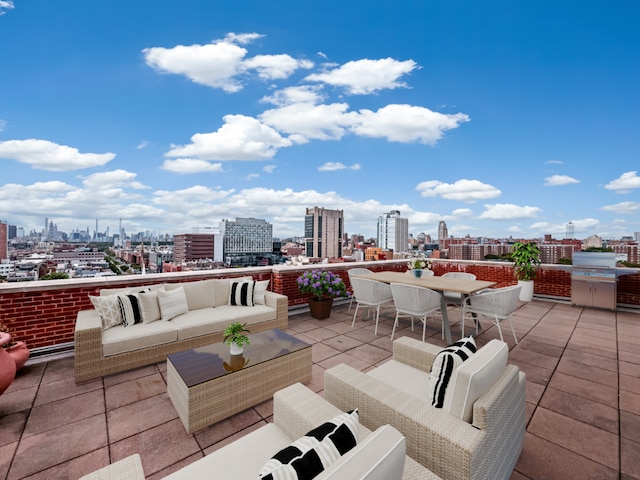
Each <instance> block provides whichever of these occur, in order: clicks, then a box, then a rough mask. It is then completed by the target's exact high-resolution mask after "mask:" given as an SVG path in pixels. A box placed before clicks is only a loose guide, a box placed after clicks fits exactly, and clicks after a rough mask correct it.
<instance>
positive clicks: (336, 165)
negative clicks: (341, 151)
mask: <svg viewBox="0 0 640 480" xmlns="http://www.w3.org/2000/svg"><path fill="white" fill-rule="evenodd" d="M361 168H362V167H361V166H360V164H359V163H354V164H353V165H351V166H347V165H345V164H344V163H341V162H327V163H325V164H323V165H320V166H319V167H318V171H319V172H335V171H337V170H346V169H349V170H360V169H361Z"/></svg>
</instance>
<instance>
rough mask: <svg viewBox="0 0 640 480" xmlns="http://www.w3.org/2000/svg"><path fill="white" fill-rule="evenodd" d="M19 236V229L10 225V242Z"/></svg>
mask: <svg viewBox="0 0 640 480" xmlns="http://www.w3.org/2000/svg"><path fill="white" fill-rule="evenodd" d="M17 236H18V227H16V226H15V225H9V240H11V239H13V238H16V237H17Z"/></svg>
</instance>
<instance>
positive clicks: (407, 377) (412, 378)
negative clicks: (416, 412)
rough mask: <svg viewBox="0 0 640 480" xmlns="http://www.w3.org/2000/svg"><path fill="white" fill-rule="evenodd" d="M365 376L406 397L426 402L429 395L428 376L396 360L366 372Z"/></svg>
mask: <svg viewBox="0 0 640 480" xmlns="http://www.w3.org/2000/svg"><path fill="white" fill-rule="evenodd" d="M367 375H369V376H371V377H374V378H377V379H378V380H380V381H381V382H383V383H385V384H387V385H389V386H390V387H393V388H394V389H396V390H399V391H401V392H403V393H406V394H407V395H410V396H412V397H415V398H418V399H420V400H423V401H425V402H426V401H427V398H428V393H429V374H428V373H427V372H423V371H422V370H419V369H417V368H413V367H410V366H409V365H406V364H404V363H402V362H398V361H396V360H389V361H388V362H386V363H383V364H382V365H380V366H378V367H376V368H374V369H373V370H370V371H369V372H367Z"/></svg>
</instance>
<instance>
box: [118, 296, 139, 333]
mask: <svg viewBox="0 0 640 480" xmlns="http://www.w3.org/2000/svg"><path fill="white" fill-rule="evenodd" d="M118 304H119V305H120V313H121V314H122V323H123V324H124V326H125V327H128V326H129V325H135V324H136V323H142V309H141V308H140V302H139V300H138V294H137V293H128V294H126V295H118Z"/></svg>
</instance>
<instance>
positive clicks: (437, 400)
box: [429, 336, 477, 408]
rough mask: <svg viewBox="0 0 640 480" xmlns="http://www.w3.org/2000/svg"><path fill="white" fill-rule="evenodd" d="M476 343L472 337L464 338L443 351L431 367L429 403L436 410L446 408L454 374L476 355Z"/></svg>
mask: <svg viewBox="0 0 640 480" xmlns="http://www.w3.org/2000/svg"><path fill="white" fill-rule="evenodd" d="M476 350H477V349H476V342H475V340H474V339H473V337H472V336H469V337H465V338H462V339H460V340H458V341H457V342H455V343H453V344H452V345H449V346H448V347H447V348H445V349H444V350H441V351H440V352H439V353H438V354H437V355H436V358H435V360H434V361H433V364H432V365H431V372H430V373H429V402H430V403H431V405H433V406H434V407H436V408H442V407H443V406H444V401H445V397H446V395H447V394H448V392H449V391H450V390H447V387H449V384H450V382H451V377H452V375H453V372H454V371H455V370H456V369H457V368H458V367H460V365H462V363H463V362H464V361H465V360H467V359H468V358H469V357H470V356H471V355H473V354H474V353H476Z"/></svg>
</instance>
